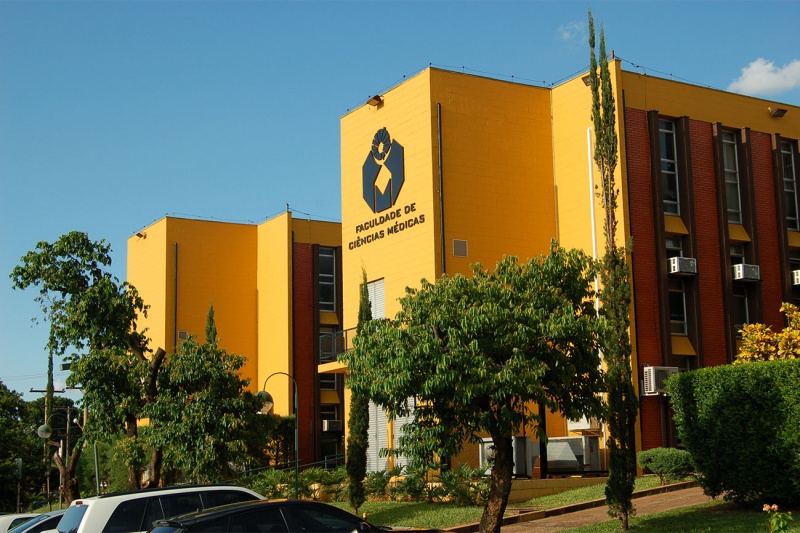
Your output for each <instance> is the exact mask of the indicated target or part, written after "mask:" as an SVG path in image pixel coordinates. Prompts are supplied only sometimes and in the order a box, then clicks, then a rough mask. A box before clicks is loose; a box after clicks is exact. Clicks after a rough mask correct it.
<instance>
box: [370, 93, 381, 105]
mask: <svg viewBox="0 0 800 533" xmlns="http://www.w3.org/2000/svg"><path fill="white" fill-rule="evenodd" d="M382 102H383V96H381V95H379V94H376V95H375V96H373V97H372V98H370V99H369V100H367V104H368V105H371V106H372V107H377V106H378V104H380V103H382Z"/></svg>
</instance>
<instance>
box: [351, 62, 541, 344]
mask: <svg viewBox="0 0 800 533" xmlns="http://www.w3.org/2000/svg"><path fill="white" fill-rule="evenodd" d="M383 98H384V100H383V102H382V103H381V104H380V105H378V106H377V107H373V106H369V105H364V106H362V107H360V108H358V109H356V110H354V111H353V112H351V113H350V114H348V115H346V116H345V117H343V118H342V121H341V130H342V133H341V144H342V240H343V248H344V250H343V258H344V261H343V263H344V264H343V270H344V272H343V274H344V276H343V282H344V302H345V328H350V327H354V326H355V320H356V318H355V317H356V314H357V308H358V305H357V302H358V284H359V282H360V277H361V268H362V266H363V267H364V268H365V269H366V271H367V277H368V279H369V280H370V281H372V280H375V279H380V278H383V279H384V289H385V294H386V302H385V303H386V314H387V316H389V317H391V316H394V314H395V313H396V311H397V310H398V309H399V307H398V304H397V298H399V297H401V296H403V294H404V293H405V288H406V287H418V286H419V281H420V279H421V278H423V277H424V278H427V279H428V280H429V281H434V280H435V279H436V278H437V277H438V276H439V274H440V273H441V241H440V221H441V213H440V212H439V160H438V157H439V146H438V143H439V140H438V118H437V114H438V110H437V104H441V109H442V131H441V133H442V154H443V172H442V174H443V176H444V180H443V181H444V225H445V247H444V249H445V268H446V271H447V273H448V274H454V273H457V272H461V273H465V274H468V273H470V269H469V265H470V264H472V263H476V262H480V263H482V264H483V265H484V266H485V267H487V268H489V269H493V268H494V265H495V263H496V262H497V261H498V260H500V259H502V257H503V255H517V256H520V257H521V258H522V259H523V260H524V259H527V258H529V257H533V256H536V255H539V254H542V253H546V252H547V250H548V245H549V242H550V239H552V238H554V237H555V236H556V224H555V197H554V193H553V181H552V175H553V157H552V149H551V139H552V132H551V126H550V124H551V121H550V91H549V90H547V89H542V88H537V87H530V86H526V85H520V84H514V83H507V82H501V81H497V80H491V79H488V78H481V77H477V76H469V75H464V74H458V73H454V72H448V71H442V70H437V69H427V70H425V71H423V72H422V73H420V74H418V75H417V76H415V77H413V78H411V79H410V80H408V81H405V82H404V83H403V84H402V85H400V86H398V87H395V88H393V89H391V90H390V91H387V92H386V94H384V95H383ZM384 127H385V128H387V130H388V132H389V134H390V135H391V136H392V139H393V140H394V141H397V142H399V143H401V144H402V145H403V147H404V148H405V182H404V185H403V188H402V190H401V192H400V195H399V196H398V201H397V204H396V205H395V207H394V209H393V210H392V211H394V210H397V209H399V214H398V215H397V217H396V218H395V219H394V220H390V221H389V222H386V223H383V224H381V223H380V222H381V215H385V214H387V213H389V211H384V212H381V213H377V214H375V213H372V211H371V209H370V207H369V206H368V205H367V204H366V202H365V201H364V199H363V182H362V167H363V165H364V161H365V159H366V158H367V157H368V155H369V150H370V148H371V144H372V140H373V138H374V136H375V134H376V132H377V131H378V130H380V129H381V128H384ZM382 172H383V171H382ZM379 181H380V178H379ZM412 210H413V211H412ZM421 217H425V218H424V223H419V224H417V225H415V226H413V227H411V228H408V229H405V230H404V231H402V232H401V233H399V234H396V235H389V234H388V228H389V227H390V226H391V225H392V224H393V223H394V222H396V221H397V220H400V221H403V220H409V219H411V218H417V219H418V220H421ZM374 219H377V221H378V224H377V225H376V227H375V228H373V229H370V230H368V231H359V227H358V225H359V224H363V223H366V222H369V221H371V220H374ZM381 230H384V234H383V237H380V233H379V232H380V231H381ZM376 232H377V233H379V236H378V238H375V239H374V240H373V241H372V242H368V243H363V242H361V241H359V237H363V236H366V235H371V234H374V233H376ZM453 239H463V240H466V241H467V242H468V256H467V257H466V258H458V257H454V256H453V244H452V241H453Z"/></svg>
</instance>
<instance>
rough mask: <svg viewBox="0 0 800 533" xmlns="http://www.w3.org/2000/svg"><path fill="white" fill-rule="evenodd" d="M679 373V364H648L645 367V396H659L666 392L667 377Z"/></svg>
mask: <svg viewBox="0 0 800 533" xmlns="http://www.w3.org/2000/svg"><path fill="white" fill-rule="evenodd" d="M677 373H678V367H677V366H646V367H644V387H643V394H644V395H645V396H658V395H659V394H666V393H667V390H666V389H665V388H664V382H665V381H666V380H667V378H669V377H672V376H674V375H675V374H677Z"/></svg>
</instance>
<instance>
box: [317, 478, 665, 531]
mask: <svg viewBox="0 0 800 533" xmlns="http://www.w3.org/2000/svg"><path fill="white" fill-rule="evenodd" d="M656 486H658V479H656V478H655V477H653V476H647V477H642V478H638V479H637V480H636V490H643V489H648V488H652V487H656ZM604 491H605V484H602V483H601V484H599V485H594V486H591V487H582V488H580V489H574V490H570V491H566V492H562V493H560V494H552V495H549V496H542V497H540V498H533V499H531V500H528V501H525V502H520V503H516V504H510V505H509V508H510V509H511V508H513V507H525V508H529V509H553V508H555V507H562V506H564V505H569V504H572V503H579V502H585V501H589V500H597V499H600V498H604V497H605V493H604ZM330 503H333V505H336V506H337V507H340V508H341V509H344V510H346V511H351V512H352V510H353V509H352V508H351V507H350V505H349V504H348V503H342V502H330ZM360 512H362V513H367V520H369V521H370V522H372V523H373V524H379V525H391V526H411V527H433V528H439V529H445V528H448V527H453V526H458V525H461V524H468V523H471V522H478V521H479V520H480V519H481V515H482V514H483V507H482V506H481V507H458V506H456V505H452V504H446V503H425V502H419V503H417V502H366V503H365V504H364V505H363V506H362V507H361V509H360Z"/></svg>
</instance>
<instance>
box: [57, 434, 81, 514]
mask: <svg viewBox="0 0 800 533" xmlns="http://www.w3.org/2000/svg"><path fill="white" fill-rule="evenodd" d="M82 450H83V446H80V445H77V446H75V447H74V448H73V449H72V454H71V455H70V458H69V465H68V466H67V465H64V461H63V460H62V459H61V456H60V455H58V452H56V453H54V454H53V461H55V463H56V467H57V468H58V473H59V474H60V475H61V486H60V487H59V488H58V491H59V493H60V494H61V497H62V498H63V499H64V502H65V503H66V504H67V505H69V504H70V503H72V500H77V499H79V498H80V497H81V491H80V486H79V485H78V480H77V478H76V477H75V472H76V471H77V470H78V461H79V460H80V458H81V451H82Z"/></svg>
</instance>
